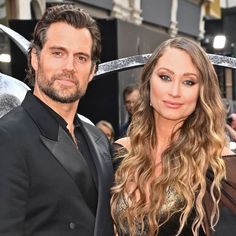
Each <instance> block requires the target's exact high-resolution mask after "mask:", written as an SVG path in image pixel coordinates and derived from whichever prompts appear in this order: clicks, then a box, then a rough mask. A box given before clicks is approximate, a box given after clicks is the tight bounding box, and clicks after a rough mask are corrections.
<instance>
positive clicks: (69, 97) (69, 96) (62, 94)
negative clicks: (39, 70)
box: [38, 72, 86, 103]
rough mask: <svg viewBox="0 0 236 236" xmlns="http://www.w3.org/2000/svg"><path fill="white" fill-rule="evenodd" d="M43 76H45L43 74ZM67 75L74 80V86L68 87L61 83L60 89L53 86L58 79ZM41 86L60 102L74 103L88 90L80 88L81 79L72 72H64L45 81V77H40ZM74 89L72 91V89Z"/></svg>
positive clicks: (39, 84)
mask: <svg viewBox="0 0 236 236" xmlns="http://www.w3.org/2000/svg"><path fill="white" fill-rule="evenodd" d="M41 76H43V75H42V74H41ZM61 77H62V78H63V77H66V78H68V79H70V80H71V81H73V83H74V87H73V89H72V87H67V86H63V85H60V89H57V88H55V87H54V86H53V84H54V83H55V81H56V80H60V78H61ZM38 86H39V88H40V89H41V90H42V91H43V92H44V93H45V94H46V95H47V96H48V97H49V98H51V99H52V100H54V101H56V102H60V103H73V102H76V101H78V100H79V99H81V98H82V97H83V96H84V94H85V91H86V88H85V89H84V90H82V89H80V83H79V80H78V79H76V78H75V77H74V76H73V74H72V73H69V72H67V73H62V74H57V75H54V76H52V77H51V79H50V80H49V81H44V79H38ZM71 90H72V91H71Z"/></svg>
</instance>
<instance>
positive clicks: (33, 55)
mask: <svg viewBox="0 0 236 236" xmlns="http://www.w3.org/2000/svg"><path fill="white" fill-rule="evenodd" d="M30 57H31V66H32V67H33V68H34V70H35V71H37V70H38V63H39V61H38V60H39V58H38V54H37V51H36V49H35V48H33V49H32V50H31V53H30Z"/></svg>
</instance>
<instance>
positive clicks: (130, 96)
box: [119, 84, 140, 137]
mask: <svg viewBox="0 0 236 236" xmlns="http://www.w3.org/2000/svg"><path fill="white" fill-rule="evenodd" d="M139 96H140V94H139V89H138V86H137V85H136V84H131V85H128V86H127V87H126V88H125V89H124V90H123V100H124V104H125V109H126V111H127V113H128V120H127V121H126V122H125V123H124V124H122V125H121V127H120V131H119V133H120V134H119V135H120V137H123V136H126V133H127V129H128V127H129V125H130V122H131V120H132V115H133V113H134V106H135V104H136V102H137V101H138V99H139Z"/></svg>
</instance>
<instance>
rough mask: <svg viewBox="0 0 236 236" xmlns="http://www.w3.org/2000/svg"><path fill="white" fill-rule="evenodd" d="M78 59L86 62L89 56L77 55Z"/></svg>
mask: <svg viewBox="0 0 236 236" xmlns="http://www.w3.org/2000/svg"><path fill="white" fill-rule="evenodd" d="M76 61H78V62H80V63H84V62H86V61H87V58H86V57H84V56H77V57H76Z"/></svg>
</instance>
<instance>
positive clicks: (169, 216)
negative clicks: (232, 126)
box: [111, 38, 236, 236]
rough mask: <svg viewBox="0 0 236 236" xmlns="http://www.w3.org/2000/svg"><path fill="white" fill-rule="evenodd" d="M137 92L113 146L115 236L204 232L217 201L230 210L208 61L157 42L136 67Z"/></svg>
mask: <svg viewBox="0 0 236 236" xmlns="http://www.w3.org/2000/svg"><path fill="white" fill-rule="evenodd" d="M140 95H141V99H140V101H139V103H138V104H137V106H136V112H135V113H134V115H133V118H132V123H131V125H130V128H129V131H128V136H129V137H127V138H123V139H119V140H117V141H116V148H117V146H118V145H119V146H120V147H122V148H120V149H119V150H117V156H118V157H122V158H124V159H123V160H122V162H121V163H120V165H119V167H118V169H117V171H116V174H115V184H114V187H113V188H112V199H111V207H112V215H113V219H114V223H115V228H116V232H117V235H142V236H144V235H148V236H151V235H158V236H159V235H161V236H174V235H181V236H183V235H186V236H190V235H194V236H199V235H207V236H209V235H212V232H213V230H214V226H215V225H216V224H217V222H218V220H219V210H220V209H219V205H220V204H223V205H224V206H227V207H229V208H231V210H233V211H234V212H235V213H236V173H235V172H236V171H235V170H236V159H235V155H234V153H233V152H231V151H230V149H228V148H226V145H227V143H226V140H225V131H224V127H225V110H224V105H223V103H222V100H221V96H220V90H219V87H218V80H217V76H216V73H215V70H214V68H213V66H212V64H211V62H210V61H209V59H208V56H207V55H206V53H205V52H204V51H203V50H202V49H201V48H200V47H199V46H198V45H197V44H196V43H194V42H192V41H191V40H188V39H185V38H174V39H170V40H167V41H165V42H164V43H162V44H161V45H160V47H158V48H157V49H156V50H155V51H154V53H153V54H152V56H151V58H150V59H149V61H148V62H147V64H146V65H145V67H144V69H143V74H142V78H141V84H140ZM232 170H233V171H232Z"/></svg>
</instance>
